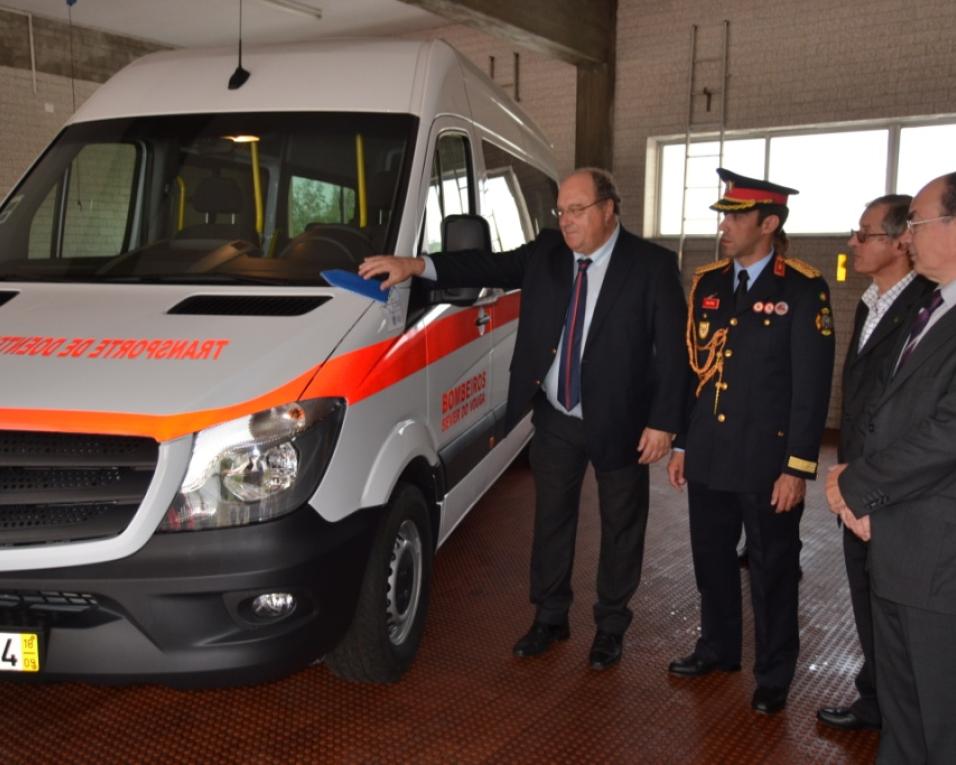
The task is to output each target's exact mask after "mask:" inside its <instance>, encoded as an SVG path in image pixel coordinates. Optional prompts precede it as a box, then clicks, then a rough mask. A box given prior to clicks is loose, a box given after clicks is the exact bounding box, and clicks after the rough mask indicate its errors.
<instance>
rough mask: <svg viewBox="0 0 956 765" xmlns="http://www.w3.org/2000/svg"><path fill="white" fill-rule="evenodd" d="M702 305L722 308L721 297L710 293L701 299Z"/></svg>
mask: <svg viewBox="0 0 956 765" xmlns="http://www.w3.org/2000/svg"><path fill="white" fill-rule="evenodd" d="M700 307H701V308H704V309H710V310H712V311H716V310H717V309H718V308H720V298H719V297H717V296H716V295H708V296H707V297H705V298H704V299H703V300H701V301H700Z"/></svg>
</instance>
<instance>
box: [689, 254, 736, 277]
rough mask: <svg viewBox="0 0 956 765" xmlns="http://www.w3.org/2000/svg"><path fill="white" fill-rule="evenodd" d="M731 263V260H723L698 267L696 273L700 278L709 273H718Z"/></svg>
mask: <svg viewBox="0 0 956 765" xmlns="http://www.w3.org/2000/svg"><path fill="white" fill-rule="evenodd" d="M729 263H730V258H721V259H720V260H715V261H714V262H713V263H705V264H704V265H702V266H698V267H697V268H696V270H695V271H694V273H695V274H696V275H697V276H700V275H701V274H706V273H707V272H708V271H716V270H717V269H718V268H723V267H724V266H726V265H728V264H729Z"/></svg>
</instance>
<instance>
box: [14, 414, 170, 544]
mask: <svg viewBox="0 0 956 765" xmlns="http://www.w3.org/2000/svg"><path fill="white" fill-rule="evenodd" d="M158 455H159V445H158V444H157V443H156V442H155V441H153V440H151V439H148V438H130V437H125V436H88V435H73V434H59V433H57V434H52V433H28V432H17V431H3V432H0V546H7V545H29V544H49V543H54V542H75V541H80V540H88V539H100V538H105V537H112V536H116V535H118V534H121V533H122V532H123V530H124V529H125V528H126V527H127V525H129V522H130V521H131V520H132V518H133V515H134V514H135V513H136V509H137V508H138V507H139V504H140V502H142V499H143V496H144V495H145V494H146V491H147V489H148V488H149V483H150V481H151V480H152V478H153V473H154V471H155V469H156V462H157V459H158Z"/></svg>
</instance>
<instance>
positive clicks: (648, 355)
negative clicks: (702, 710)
mask: <svg viewBox="0 0 956 765" xmlns="http://www.w3.org/2000/svg"><path fill="white" fill-rule="evenodd" d="M619 203H620V200H619V197H618V194H617V191H616V189H615V187H614V182H613V179H612V178H611V176H610V175H609V174H608V173H606V172H604V171H602V170H595V169H584V170H578V171H576V172H574V173H573V174H571V175H570V176H569V177H568V178H566V179H565V180H564V181H563V182H562V183H561V187H560V189H559V191H558V207H557V215H558V221H559V225H560V229H561V231H560V233H558V232H557V231H553V230H545V231H542V232H541V234H540V235H539V236H538V237H537V238H536V239H535V240H534V241H532V242H530V243H529V244H526V245H524V246H523V247H519V248H518V249H516V250H513V251H511V252H504V253H491V252H478V251H469V252H463V253H443V254H439V255H437V256H435V257H434V259H433V262H432V259H431V258H395V257H387V256H379V257H374V258H369V259H367V260H366V261H365V262H364V263H363V264H362V266H361V267H360V269H359V273H360V274H362V275H363V276H366V277H370V276H374V275H377V274H387V279H386V280H385V281H384V282H383V286H385V287H388V286H391V285H392V284H396V283H398V282H400V281H403V280H404V279H406V278H408V277H409V276H426V277H428V276H431V277H432V278H435V279H437V283H438V284H439V285H440V286H442V287H461V286H482V287H505V288H509V289H515V288H521V313H520V316H519V324H518V335H517V338H516V341H515V350H514V356H513V358H512V362H511V377H510V381H509V386H508V410H507V420H508V425H509V427H512V426H514V425H515V424H516V423H517V422H518V421H519V420H520V419H521V418H522V417H524V415H525V414H527V412H528V411H529V410H530V409H533V422H534V426H535V435H534V438H533V440H532V443H531V468H532V472H533V474H534V480H535V493H536V500H535V522H534V540H533V544H532V553H531V602H532V603H533V604H534V605H535V607H536V614H535V618H534V622H533V624H532V626H531V628H530V630H528V632H527V633H526V634H525V635H524V636H523V637H522V638H521V639H520V640H518V642H517V643H516V644H515V646H514V653H515V655H517V656H522V657H524V656H536V655H539V654H541V653H543V652H545V651H546V650H548V648H550V647H551V646H552V645H553V644H554V642H555V641H559V640H566V639H567V638H568V637H569V635H570V631H569V627H568V610H569V608H570V605H571V598H572V592H571V567H572V561H573V558H574V542H575V533H576V530H577V522H578V505H579V501H580V494H581V485H582V481H583V478H584V472H585V470H586V468H587V465H588V463H589V462H590V463H591V464H592V465H593V466H594V470H595V476H596V478H597V484H598V494H599V506H600V516H601V551H600V558H599V562H598V577H597V594H598V597H597V603H596V604H595V605H594V620H595V622H596V624H597V633H596V635H595V638H594V641H593V643H592V645H591V651H590V654H589V662H590V665H591V667H593V668H594V669H604V668H605V667H608V666H611V665H613V664H615V663H616V662H617V661H618V660H619V659H620V657H621V653H622V642H623V635H624V632H625V631H626V630H627V627H628V625H629V624H630V622H631V618H632V613H631V610H630V609H629V608H628V602H629V601H630V599H631V597H632V595H633V594H634V592H635V591H636V589H637V586H638V582H639V580H640V575H641V563H642V559H643V553H644V532H645V529H646V525H647V512H648V502H649V487H648V465H649V464H650V463H652V462H655V461H657V460H659V459H660V458H661V457H663V456H664V455H665V454H667V452H668V450H669V449H670V444H671V440H672V438H673V434H674V433H676V432H677V430H678V428H679V426H680V422H681V417H682V409H683V402H684V396H685V383H686V379H687V362H686V358H685V357H684V350H683V347H682V334H683V332H682V327H683V317H684V311H685V302H684V295H683V291H682V289H681V286H680V278H679V275H678V270H677V260H676V258H675V256H674V253H673V252H670V251H669V250H665V249H663V248H661V247H658V246H656V245H654V244H652V243H650V242H647V241H645V240H643V239H640V238H638V237H636V236H634V235H633V234H630V233H629V232H627V231H625V230H624V229H623V228H621V226H620V223H619V221H618V215H619ZM431 267H433V268H434V273H433V274H429V270H430V269H431ZM582 349H583V350H582Z"/></svg>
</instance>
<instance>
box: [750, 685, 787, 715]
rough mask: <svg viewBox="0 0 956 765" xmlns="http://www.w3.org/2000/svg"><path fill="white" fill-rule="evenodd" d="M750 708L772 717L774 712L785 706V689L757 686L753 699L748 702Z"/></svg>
mask: <svg viewBox="0 0 956 765" xmlns="http://www.w3.org/2000/svg"><path fill="white" fill-rule="evenodd" d="M750 706H752V707H753V708H754V709H755V710H757V711H758V712H762V713H763V714H765V715H772V714H773V713H774V712H779V711H780V710H781V709H783V708H784V707H785V706H787V689H786V688H769V687H767V686H759V687H758V688H757V690H755V691H754V697H753V699H752V700H751V701H750Z"/></svg>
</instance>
